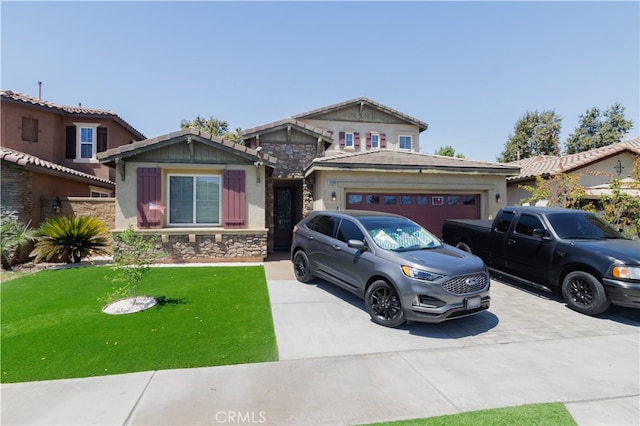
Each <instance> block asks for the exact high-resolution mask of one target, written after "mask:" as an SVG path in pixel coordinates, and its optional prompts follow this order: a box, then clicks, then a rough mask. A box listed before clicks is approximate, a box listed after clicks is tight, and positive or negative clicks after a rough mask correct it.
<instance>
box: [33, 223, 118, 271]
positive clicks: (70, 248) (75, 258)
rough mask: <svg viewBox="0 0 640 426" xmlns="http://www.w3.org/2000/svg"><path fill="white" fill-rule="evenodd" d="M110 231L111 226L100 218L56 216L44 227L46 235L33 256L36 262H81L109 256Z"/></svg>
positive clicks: (41, 227)
mask: <svg viewBox="0 0 640 426" xmlns="http://www.w3.org/2000/svg"><path fill="white" fill-rule="evenodd" d="M108 231H109V228H107V225H106V224H105V223H104V222H103V221H101V220H100V219H98V218H96V217H92V216H80V217H78V216H69V217H65V216H58V217H53V218H50V219H47V220H45V221H44V222H43V223H42V224H41V225H40V233H41V234H42V236H41V237H40V238H39V239H38V242H37V243H36V246H35V248H34V249H33V250H32V251H31V256H35V260H34V261H35V262H36V263H37V262H40V261H41V260H43V259H44V260H46V261H50V260H52V259H54V260H57V261H63V262H67V263H79V262H80V261H81V260H82V259H83V258H85V257H87V256H91V255H98V256H100V255H108V254H109V253H110V251H109V239H108V236H107V232H108Z"/></svg>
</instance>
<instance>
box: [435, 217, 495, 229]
mask: <svg viewBox="0 0 640 426" xmlns="http://www.w3.org/2000/svg"><path fill="white" fill-rule="evenodd" d="M445 222H452V223H461V224H464V225H467V226H475V227H478V228H486V229H491V225H492V224H493V221H492V220H486V219H446V220H445Z"/></svg>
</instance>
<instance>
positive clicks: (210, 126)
mask: <svg viewBox="0 0 640 426" xmlns="http://www.w3.org/2000/svg"><path fill="white" fill-rule="evenodd" d="M187 127H192V128H194V129H199V130H203V131H205V132H207V133H209V134H211V135H213V136H220V137H221V138H224V139H227V140H231V141H234V142H236V143H240V142H242V129H241V128H240V127H237V128H236V130H234V131H229V123H228V122H227V121H226V120H220V119H218V118H216V117H209V118H204V117H201V116H200V115H199V114H198V116H197V117H196V118H194V119H193V120H182V121H181V122H180V128H181V129H186V128H187Z"/></svg>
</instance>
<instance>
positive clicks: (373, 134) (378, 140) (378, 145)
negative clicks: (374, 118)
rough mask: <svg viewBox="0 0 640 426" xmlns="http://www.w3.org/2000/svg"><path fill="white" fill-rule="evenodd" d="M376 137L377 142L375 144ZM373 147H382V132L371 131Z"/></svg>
mask: <svg viewBox="0 0 640 426" xmlns="http://www.w3.org/2000/svg"><path fill="white" fill-rule="evenodd" d="M374 138H375V141H376V142H375V144H374V142H373V141H374ZM371 149H380V133H377V132H371Z"/></svg>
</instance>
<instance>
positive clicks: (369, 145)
mask: <svg viewBox="0 0 640 426" xmlns="http://www.w3.org/2000/svg"><path fill="white" fill-rule="evenodd" d="M367 148H371V133H367Z"/></svg>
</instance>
